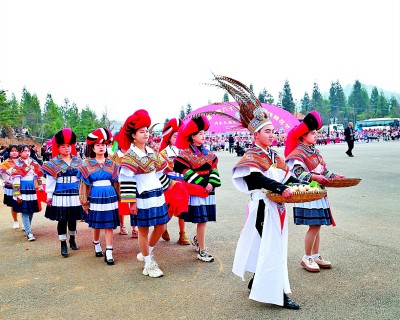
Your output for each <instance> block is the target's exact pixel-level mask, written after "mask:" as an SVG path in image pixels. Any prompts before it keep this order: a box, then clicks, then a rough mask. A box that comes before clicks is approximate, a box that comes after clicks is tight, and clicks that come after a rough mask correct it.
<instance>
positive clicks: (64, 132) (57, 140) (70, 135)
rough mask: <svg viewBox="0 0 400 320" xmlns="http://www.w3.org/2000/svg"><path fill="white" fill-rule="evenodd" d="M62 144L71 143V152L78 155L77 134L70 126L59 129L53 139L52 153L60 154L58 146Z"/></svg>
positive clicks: (54, 154) (53, 155) (55, 155)
mask: <svg viewBox="0 0 400 320" xmlns="http://www.w3.org/2000/svg"><path fill="white" fill-rule="evenodd" d="M60 144H69V145H71V154H72V155H74V156H76V155H77V152H76V146H75V144H76V134H75V133H74V132H73V131H72V130H71V129H70V128H64V129H61V130H60V131H58V132H57V133H56V134H55V135H54V137H53V138H52V139H51V149H52V150H51V155H52V157H53V158H54V157H57V156H58V154H59V151H58V146H59V145H60Z"/></svg>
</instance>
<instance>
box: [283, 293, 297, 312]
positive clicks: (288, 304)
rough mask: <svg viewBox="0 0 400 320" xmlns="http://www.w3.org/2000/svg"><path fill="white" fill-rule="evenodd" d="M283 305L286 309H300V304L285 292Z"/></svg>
mask: <svg viewBox="0 0 400 320" xmlns="http://www.w3.org/2000/svg"><path fill="white" fill-rule="evenodd" d="M283 307H284V308H286V309H292V310H299V309H300V305H299V304H297V303H296V302H294V301H293V300H292V299H290V298H289V297H288V296H287V295H286V293H284V294H283Z"/></svg>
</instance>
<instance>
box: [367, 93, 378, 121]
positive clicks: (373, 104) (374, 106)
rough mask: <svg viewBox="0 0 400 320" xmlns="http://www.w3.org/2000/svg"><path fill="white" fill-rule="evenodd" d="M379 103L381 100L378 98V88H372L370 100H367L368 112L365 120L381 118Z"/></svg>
mask: <svg viewBox="0 0 400 320" xmlns="http://www.w3.org/2000/svg"><path fill="white" fill-rule="evenodd" d="M380 103H381V99H380V96H379V92H378V88H377V87H373V88H372V91H371V98H370V99H369V110H368V112H366V114H365V115H366V117H367V118H377V117H380V116H381V115H380V113H381V112H380V109H381V107H380Z"/></svg>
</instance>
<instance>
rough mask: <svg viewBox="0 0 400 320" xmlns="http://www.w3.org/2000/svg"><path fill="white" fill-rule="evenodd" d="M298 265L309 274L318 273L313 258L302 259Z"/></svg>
mask: <svg viewBox="0 0 400 320" xmlns="http://www.w3.org/2000/svg"><path fill="white" fill-rule="evenodd" d="M300 265H302V266H303V267H304V269H306V270H307V271H310V272H319V271H320V269H319V265H318V264H317V263H316V262H315V261H314V259H313V258H306V257H303V259H302V260H301V262H300Z"/></svg>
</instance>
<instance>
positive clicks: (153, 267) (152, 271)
mask: <svg viewBox="0 0 400 320" xmlns="http://www.w3.org/2000/svg"><path fill="white" fill-rule="evenodd" d="M142 273H143V274H144V275H145V276H149V277H151V278H159V277H162V276H163V275H164V272H162V271H161V269H160V268H159V267H158V264H157V262H155V261H154V260H153V261H151V264H150V267H148V268H146V266H145V267H144V269H143V272H142Z"/></svg>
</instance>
